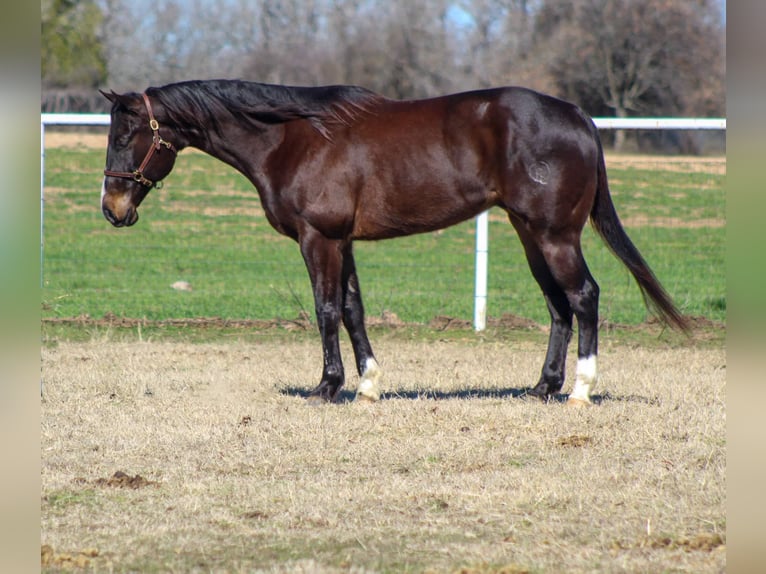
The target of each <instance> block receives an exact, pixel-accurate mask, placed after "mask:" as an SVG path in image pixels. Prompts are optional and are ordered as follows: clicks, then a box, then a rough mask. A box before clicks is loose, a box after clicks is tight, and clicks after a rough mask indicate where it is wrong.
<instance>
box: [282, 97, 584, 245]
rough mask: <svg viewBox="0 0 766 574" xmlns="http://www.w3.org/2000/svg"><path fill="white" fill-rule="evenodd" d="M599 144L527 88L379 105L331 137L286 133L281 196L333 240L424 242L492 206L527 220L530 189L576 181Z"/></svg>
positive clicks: (554, 103)
mask: <svg viewBox="0 0 766 574" xmlns="http://www.w3.org/2000/svg"><path fill="white" fill-rule="evenodd" d="M592 139H593V137H592V134H591V133H590V132H589V130H588V127H587V118H585V117H584V114H582V112H580V111H579V109H578V108H576V107H575V106H572V105H571V104H568V103H566V102H563V101H561V100H557V99H555V98H550V97H548V96H544V95H542V94H539V93H537V92H534V91H531V90H527V89H523V88H496V89H489V90H478V91H473V92H464V93H460V94H453V95H450V96H443V97H439V98H433V99H424V100H411V101H394V100H382V101H381V102H380V103H379V104H377V105H376V106H375V107H374V108H371V109H370V110H367V111H366V112H365V113H364V114H362V115H361V116H360V117H359V118H357V119H356V121H355V122H354V123H353V124H350V125H343V126H338V127H337V128H336V129H334V130H333V131H332V133H331V137H330V138H322V137H319V136H318V135H317V134H311V130H310V129H308V128H307V127H306V126H294V127H293V128H292V130H288V132H287V133H286V137H285V143H284V144H283V146H286V149H289V150H290V153H289V154H287V155H286V161H284V162H283V165H282V166H281V167H280V172H281V173H282V174H286V175H283V178H286V179H289V182H288V184H287V185H285V186H283V188H284V189H283V192H282V195H283V196H284V197H285V198H288V202H289V203H291V204H293V205H292V207H291V210H292V212H293V213H300V214H301V216H302V217H304V218H305V219H306V220H307V221H308V222H309V223H310V224H311V225H312V226H313V227H316V228H319V229H320V230H321V231H323V233H326V234H329V235H332V236H338V237H341V236H345V237H350V238H351V239H382V238H388V237H395V236H401V235H409V234H413V233H422V232H426V231H432V230H435V229H441V228H444V227H446V226H449V225H452V224H454V223H458V222H460V221H463V220H465V219H468V218H470V217H473V216H475V215H477V214H478V213H480V212H481V211H484V210H486V209H488V208H489V207H492V206H493V205H500V206H501V207H504V208H506V209H510V210H514V209H518V210H519V211H523V210H524V201H523V198H522V195H524V194H525V193H528V192H529V188H530V182H531V184H532V185H533V186H537V188H538V189H537V191H538V192H539V191H540V190H539V186H540V185H541V184H540V180H544V181H545V185H547V184H548V182H550V181H552V180H559V179H561V178H563V177H564V175H565V172H566V174H568V175H571V174H570V173H569V172H570V171H573V170H570V168H569V167H567V165H568V163H571V162H572V161H575V162H578V161H579V162H582V161H583V157H584V156H588V155H589V154H590V153H591V152H592V150H590V149H589V145H590V147H593V146H592ZM589 142H590V144H589ZM593 149H595V148H593ZM593 161H595V159H593ZM291 164H292V165H291ZM594 165H595V164H594ZM546 170H547V171H546ZM593 173H594V175H595V168H594V170H593Z"/></svg>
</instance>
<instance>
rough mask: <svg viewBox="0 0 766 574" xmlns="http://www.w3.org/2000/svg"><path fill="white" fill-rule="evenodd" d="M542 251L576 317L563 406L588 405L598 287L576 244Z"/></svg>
mask: <svg viewBox="0 0 766 574" xmlns="http://www.w3.org/2000/svg"><path fill="white" fill-rule="evenodd" d="M542 251H543V253H544V255H545V259H546V261H547V262H548V266H549V268H550V270H551V273H552V275H553V276H554V278H555V279H556V282H557V283H558V285H559V287H560V288H561V290H562V291H563V292H564V293H565V294H566V297H567V301H568V302H569V306H570V308H571V309H572V312H573V313H574V315H575V317H577V337H578V338H577V369H576V370H575V382H574V387H573V389H572V392H571V394H570V395H569V398H568V400H567V403H568V404H569V405H572V406H580V405H588V404H590V403H591V391H592V390H593V387H594V386H595V384H596V381H597V378H598V374H597V368H596V357H597V355H598V299H599V287H598V284H597V283H596V281H595V280H594V279H593V276H592V275H591V274H590V271H589V270H588V266H587V265H586V263H585V259H584V258H583V256H582V251H581V249H580V244H579V241H576V242H561V243H558V244H556V243H552V244H550V245H546V246H544V247H543V250H542Z"/></svg>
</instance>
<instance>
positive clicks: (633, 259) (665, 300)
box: [590, 132, 689, 333]
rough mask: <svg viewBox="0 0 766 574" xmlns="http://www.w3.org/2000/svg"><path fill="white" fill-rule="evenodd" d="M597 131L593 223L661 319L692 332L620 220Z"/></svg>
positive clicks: (670, 324)
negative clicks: (610, 188) (608, 180)
mask: <svg viewBox="0 0 766 574" xmlns="http://www.w3.org/2000/svg"><path fill="white" fill-rule="evenodd" d="M595 135H596V142H597V143H598V181H597V185H596V198H595V200H594V202H593V207H592V208H591V211H590V219H591V223H592V224H593V227H594V228H595V230H596V231H597V232H598V234H599V235H600V236H601V238H602V239H603V240H604V242H605V243H606V244H607V246H608V247H609V249H610V250H611V252H612V253H614V254H615V255H616V256H617V257H618V258H619V259H620V261H622V263H623V264H624V265H625V267H627V268H628V271H630V273H631V275H633V277H634V278H635V280H636V283H638V287H639V288H640V289H641V295H642V297H643V298H644V304H645V305H646V307H647V308H648V309H650V310H652V311H654V312H655V313H656V314H657V315H658V316H659V318H660V320H661V321H662V322H663V323H665V324H666V325H668V326H669V327H675V328H677V329H679V330H681V331H683V332H685V333H688V332H689V323H688V321H687V319H686V318H685V317H684V316H683V315H682V314H681V311H679V310H678V308H677V307H676V306H675V304H674V303H673V300H672V299H671V298H670V295H668V293H667V292H666V291H665V289H664V288H663V286H662V285H661V284H660V282H659V280H658V279H657V277H655V275H654V273H653V272H652V270H651V269H650V268H649V265H648V264H647V263H646V261H645V260H644V258H643V257H642V256H641V253H639V251H638V249H637V248H636V246H635V245H633V242H632V241H631V240H630V238H629V237H628V234H627V233H626V232H625V229H623V227H622V224H621V223H620V218H619V217H618V216H617V211H616V210H615V208H614V203H612V196H611V194H610V193H609V184H608V182H607V177H606V162H605V161H604V150H603V148H602V146H601V140H600V138H599V137H598V132H596V134H595Z"/></svg>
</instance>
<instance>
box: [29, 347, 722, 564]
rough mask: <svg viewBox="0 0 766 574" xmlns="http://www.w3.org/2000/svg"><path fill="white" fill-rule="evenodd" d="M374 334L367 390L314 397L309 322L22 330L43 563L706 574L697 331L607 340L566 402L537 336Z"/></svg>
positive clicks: (713, 403)
mask: <svg viewBox="0 0 766 574" xmlns="http://www.w3.org/2000/svg"><path fill="white" fill-rule="evenodd" d="M375 339H376V343H377V352H378V356H379V357H380V358H381V364H382V366H383V368H384V371H385V379H384V381H385V383H384V396H383V399H382V400H381V401H380V402H379V403H377V404H374V405H369V404H358V403H353V402H345V403H343V404H340V405H328V406H324V407H316V408H310V407H306V406H305V404H304V402H303V399H302V396H304V394H305V392H306V391H307V390H308V389H309V388H310V387H311V386H313V384H314V383H315V379H314V377H315V376H316V375H317V372H316V371H317V369H313V368H307V366H310V365H317V368H318V363H317V359H318V355H319V353H318V349H317V344H316V341H315V340H314V337H313V336H311V337H308V336H306V337H304V338H303V339H301V340H293V341H287V342H285V341H276V342H273V341H272V342H270V341H262V342H259V343H238V342H230V343H213V344H193V345H189V344H185V343H177V342H153V343H147V342H143V343H140V342H136V341H134V342H127V343H126V342H114V341H110V340H108V339H107V338H104V339H102V340H100V341H97V340H96V341H89V342H85V343H77V342H74V343H72V342H60V343H59V344H57V345H48V346H46V347H45V348H44V350H43V371H44V374H45V375H44V376H45V382H46V384H45V392H44V398H43V401H42V405H41V410H42V419H41V420H42V427H41V449H42V450H41V452H42V495H41V496H42V498H41V516H42V523H41V543H42V544H43V545H44V550H43V552H44V566H45V567H44V570H45V571H54V570H56V569H59V568H61V569H65V568H69V567H71V566H72V565H74V564H78V563H79V564H80V565H81V566H82V567H84V568H89V569H92V571H95V572H111V571H114V572H200V573H202V572H285V573H287V572H290V573H292V572H306V573H314V572H331V573H334V572H338V573H340V572H386V573H402V572H464V573H475V574H480V573H482V574H489V573H494V574H499V573H501V572H502V573H506V574H508V573H515V574H520V573H522V572H529V573H535V572H551V573H554V572H572V573H590V572H689V573H695V574H698V573H703V572H722V571H724V570H725V564H726V553H725V542H726V485H725V465H726V448H725V447H726V428H725V426H726V423H725V380H726V368H725V365H726V357H725V353H724V351H723V349H721V348H720V347H718V348H717V349H699V348H694V347H690V348H676V349H672V348H666V347H663V346H654V347H652V348H642V349H635V348H631V347H629V346H624V345H620V346H611V345H607V346H606V348H604V349H602V354H601V357H602V359H601V373H602V376H601V381H600V383H599V386H598V388H597V390H596V395H597V396H596V401H597V403H598V405H597V406H594V407H592V408H590V409H571V408H568V407H566V405H565V404H563V402H553V403H552V404H547V405H546V404H542V403H540V402H539V401H537V400H527V399H524V398H522V397H521V390H522V389H523V388H524V387H526V386H527V385H529V384H530V383H531V382H533V378H534V377H535V375H536V373H537V372H538V369H539V366H540V364H539V363H540V361H541V360H542V356H543V354H544V346H543V344H542V343H541V342H527V343H524V342H517V343H516V344H514V345H513V346H509V345H505V344H500V343H493V342H477V341H473V342H469V341H449V342H440V341H438V340H436V341H434V340H429V341H423V340H403V339H402V338H400V337H399V336H397V335H396V333H394V334H389V335H384V334H381V333H378V334H377V335H376V338H375ZM344 351H345V352H346V354H347V355H348V353H349V349H348V348H347V346H346V347H344ZM570 378H571V373H570ZM355 385H356V380H354V379H352V380H351V381H350V382H349V390H348V391H346V392H345V393H344V399H350V398H352V397H353V394H352V392H353V390H354V388H355ZM118 473H122V474H118ZM115 475H116V476H115Z"/></svg>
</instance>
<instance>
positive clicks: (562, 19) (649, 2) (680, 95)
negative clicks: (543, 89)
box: [535, 0, 724, 148]
mask: <svg viewBox="0 0 766 574" xmlns="http://www.w3.org/2000/svg"><path fill="white" fill-rule="evenodd" d="M713 11H714V7H713V3H712V2H709V1H706V0H583V1H582V2H577V3H573V4H564V3H559V2H546V3H545V5H544V6H543V8H542V9H541V10H540V12H539V13H538V18H537V26H536V41H535V46H536V49H537V52H538V55H539V57H541V59H542V60H543V61H544V62H547V67H548V70H549V73H550V75H551V77H552V78H553V79H554V81H555V83H556V86H557V90H556V91H557V92H558V93H559V94H560V95H561V96H563V97H566V98H568V99H572V100H574V101H577V102H578V103H580V104H581V105H583V106H584V107H585V108H586V109H588V110H589V111H590V112H591V113H596V114H601V113H607V114H608V113H609V112H611V113H613V114H614V115H616V116H617V117H627V116H629V115H631V114H637V113H638V114H649V115H659V114H670V115H678V114H688V113H692V114H704V113H710V112H713V113H715V110H716V108H717V110H718V112H719V113H720V112H722V107H723V74H724V69H723V58H722V50H721V39H722V37H723V34H722V30H721V28H720V24H719V23H718V21H717V19H715V18H714V17H712V14H713ZM700 90H701V91H702V92H703V93H704V94H705V96H703V97H702V101H705V102H707V104H706V105H704V106H702V107H700V106H699V104H700V103H701V101H700V96H699V93H700ZM716 102H717V103H718V105H717V106H716ZM701 108H704V109H701ZM624 137H625V133H624V132H619V133H618V136H617V139H616V141H615V147H617V148H620V147H622V145H623V143H624Z"/></svg>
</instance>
